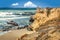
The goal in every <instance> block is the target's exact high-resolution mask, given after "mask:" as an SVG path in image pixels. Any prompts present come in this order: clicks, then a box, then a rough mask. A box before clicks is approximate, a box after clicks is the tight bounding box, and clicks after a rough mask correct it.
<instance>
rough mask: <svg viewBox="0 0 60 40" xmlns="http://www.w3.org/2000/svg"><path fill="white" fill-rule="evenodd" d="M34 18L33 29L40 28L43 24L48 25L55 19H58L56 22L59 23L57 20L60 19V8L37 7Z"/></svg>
mask: <svg viewBox="0 0 60 40" xmlns="http://www.w3.org/2000/svg"><path fill="white" fill-rule="evenodd" d="M33 19H34V22H33V23H32V24H31V28H32V29H33V30H36V29H38V28H40V27H41V25H45V24H47V25H48V24H49V23H50V22H52V23H53V21H54V20H55V21H56V22H55V23H57V21H59V20H60V8H45V9H37V12H36V14H35V15H34V16H33ZM53 24H54V23H53ZM56 25H57V24H56Z"/></svg>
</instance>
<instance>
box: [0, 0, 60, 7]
mask: <svg viewBox="0 0 60 40" xmlns="http://www.w3.org/2000/svg"><path fill="white" fill-rule="evenodd" d="M38 6H39V7H60V0H0V8H1V7H4V8H5V7H11V8H18V7H38Z"/></svg>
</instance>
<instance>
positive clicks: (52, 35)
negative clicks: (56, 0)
mask: <svg viewBox="0 0 60 40" xmlns="http://www.w3.org/2000/svg"><path fill="white" fill-rule="evenodd" d="M32 18H33V19H34V21H33V22H32V24H31V25H30V28H31V29H33V31H35V32H34V33H32V34H24V35H23V36H22V37H21V38H18V40H60V37H59V36H60V8H44V9H41V8H38V9H37V12H36V14H35V15H34V16H33V17H32Z"/></svg>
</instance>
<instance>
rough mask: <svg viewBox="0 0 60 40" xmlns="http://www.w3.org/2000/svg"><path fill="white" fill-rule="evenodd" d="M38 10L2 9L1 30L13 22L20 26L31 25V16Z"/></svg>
mask: <svg viewBox="0 0 60 40" xmlns="http://www.w3.org/2000/svg"><path fill="white" fill-rule="evenodd" d="M35 12H36V8H0V30H2V29H3V27H5V25H7V22H8V21H11V20H13V21H14V22H16V23H17V24H18V25H19V26H21V27H22V26H25V25H29V19H30V16H31V15H34V14H35Z"/></svg>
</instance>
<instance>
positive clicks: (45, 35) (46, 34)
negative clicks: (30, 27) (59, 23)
mask: <svg viewBox="0 0 60 40" xmlns="http://www.w3.org/2000/svg"><path fill="white" fill-rule="evenodd" d="M59 36H60V29H58V28H57V27H48V28H44V29H42V30H40V31H37V32H34V33H32V34H24V35H23V36H22V37H21V38H19V40H60V37H59Z"/></svg>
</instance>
